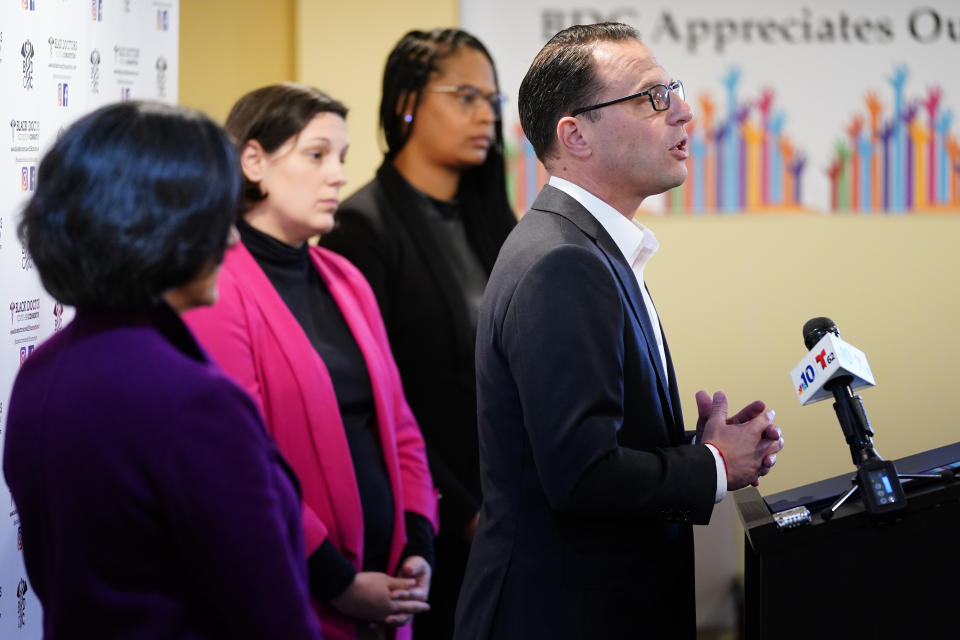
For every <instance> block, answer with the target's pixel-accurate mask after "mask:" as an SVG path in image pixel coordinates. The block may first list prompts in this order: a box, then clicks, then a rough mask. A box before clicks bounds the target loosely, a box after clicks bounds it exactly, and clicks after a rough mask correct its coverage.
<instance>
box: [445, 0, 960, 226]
mask: <svg viewBox="0 0 960 640" xmlns="http://www.w3.org/2000/svg"><path fill="white" fill-rule="evenodd" d="M460 9H461V16H462V24H463V27H464V28H465V29H467V30H468V31H471V32H473V33H475V34H476V35H477V36H478V37H479V38H480V39H481V40H482V41H483V42H484V43H485V44H486V45H487V47H488V48H489V49H490V51H491V53H492V55H493V56H494V59H495V61H496V63H497V70H498V72H499V76H500V82H501V84H502V90H503V91H504V92H505V93H507V95H508V96H510V99H511V100H513V101H514V104H513V105H512V106H511V107H510V108H508V109H507V110H506V114H505V116H504V118H505V120H504V125H505V132H506V135H507V137H508V139H509V144H508V152H509V159H510V185H511V193H512V197H513V200H514V204H515V206H516V208H517V209H518V210H519V211H523V210H525V209H526V208H527V206H528V205H529V203H530V202H531V201H532V199H533V197H534V196H535V195H536V193H537V191H538V190H539V187H540V185H542V184H543V182H544V181H545V179H546V174H545V172H544V171H543V168H542V166H540V164H539V162H537V160H536V158H535V156H534V154H533V151H532V148H531V147H530V145H529V143H527V142H526V140H525V138H524V137H523V134H522V131H521V129H520V126H519V124H518V117H517V107H516V102H515V101H516V96H517V90H518V88H519V86H520V81H521V79H522V78H523V75H524V73H525V72H526V69H527V67H528V66H529V64H530V62H531V61H532V59H533V57H534V55H536V53H537V51H539V49H540V48H541V47H542V46H543V44H544V43H545V42H546V41H547V40H548V39H549V38H550V37H551V36H552V35H553V34H554V33H556V32H557V31H559V30H560V29H563V28H565V27H567V26H570V25H572V24H583V23H594V22H600V21H605V20H611V21H621V22H626V23H628V24H631V25H632V26H634V27H636V28H637V29H638V31H639V32H640V35H641V38H642V39H643V40H644V41H645V42H646V43H647V44H648V45H649V46H650V47H651V48H652V49H653V51H654V53H655V54H656V56H657V57H658V59H659V60H660V62H661V64H663V66H664V67H665V68H666V69H667V70H668V71H669V72H670V73H671V74H673V76H674V77H675V78H676V79H680V80H681V81H683V83H684V86H685V89H686V96H687V102H689V103H690V105H691V107H692V108H693V110H694V113H695V119H694V121H693V122H692V123H691V124H690V125H688V127H687V130H688V131H689V133H690V148H691V152H692V153H691V157H690V159H689V161H688V172H689V173H688V179H687V181H686V183H685V184H684V185H683V186H682V187H679V188H677V189H674V190H672V191H671V192H669V193H667V194H665V195H664V196H661V197H658V198H652V199H650V200H649V201H648V202H645V203H644V205H643V209H644V210H649V211H652V212H670V213H678V214H693V215H701V214H740V213H758V214H768V213H784V212H817V213H822V214H833V213H855V214H868V215H878V214H891V215H903V214H942V213H956V212H958V211H960V189H958V177H960V128H958V125H960V123H957V122H955V121H954V113H955V110H957V109H960V76H957V74H955V73H951V72H950V71H949V68H950V67H949V61H950V60H953V59H956V57H957V55H958V54H960V12H958V11H957V7H956V3H954V2H947V1H944V0H937V1H931V2H924V3H910V2H898V1H894V0H879V1H871V0H837V2H831V3H829V4H825V3H808V4H803V3H800V4H792V3H769V2H759V1H747V0H731V1H729V2H723V3H716V2H710V1H708V0H678V1H677V2H672V3H660V4H657V3H629V2H623V0H596V1H594V2H591V3H584V2H582V1H580V0H552V1H549V2H543V1H525V2H520V3H518V2H513V1H511V0H461V2H460Z"/></svg>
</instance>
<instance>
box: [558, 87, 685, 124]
mask: <svg viewBox="0 0 960 640" xmlns="http://www.w3.org/2000/svg"><path fill="white" fill-rule="evenodd" d="M670 94H674V95H676V96H677V97H678V98H680V99H681V100H684V99H685V98H684V97H683V83H682V82H680V81H679V80H674V81H673V82H671V83H670V84H655V85H653V86H652V87H650V88H649V89H647V90H646V91H641V92H640V93H634V94H631V95H629V96H624V97H623V98H617V99H616V100H610V101H609V102H601V103H600V104H594V105H590V106H589V107H580V108H579V109H574V110H573V111H572V112H571V113H570V115H571V116H578V115H580V114H581V113H586V112H587V111H593V110H594V109H601V108H603V107H609V106H610V105H612V104H618V103H620V102H626V101H627V100H633V99H634V98H640V97H643V96H649V97H650V104H651V106H653V110H654V111H666V110H667V109H669V108H670Z"/></svg>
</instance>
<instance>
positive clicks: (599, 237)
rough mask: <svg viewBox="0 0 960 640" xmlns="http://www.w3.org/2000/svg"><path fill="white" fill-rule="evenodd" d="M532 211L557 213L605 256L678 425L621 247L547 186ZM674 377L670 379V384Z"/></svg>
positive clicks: (574, 204) (670, 414) (588, 216)
mask: <svg viewBox="0 0 960 640" xmlns="http://www.w3.org/2000/svg"><path fill="white" fill-rule="evenodd" d="M531 209H539V210H541V211H547V212H552V213H557V214H559V215H561V216H563V217H564V218H566V219H568V220H570V221H571V222H572V223H574V224H575V225H577V227H579V228H580V230H581V231H583V232H584V233H585V234H587V236H589V237H590V238H592V239H593V241H594V243H596V245H597V247H598V248H599V249H600V251H602V252H603V254H604V255H605V256H606V258H607V261H608V262H609V263H610V266H611V268H612V269H613V272H614V274H616V276H617V279H618V280H619V281H620V288H621V290H622V291H623V292H624V293H625V295H626V298H627V300H628V301H629V303H630V308H631V310H632V312H633V317H634V318H635V319H636V321H637V323H638V324H639V325H640V331H641V332H642V333H643V337H644V340H645V341H646V343H647V352H648V354H649V357H650V362H651V364H652V366H653V369H654V371H656V373H657V380H658V381H659V383H660V384H659V388H660V396H661V401H662V402H663V405H664V407H666V409H667V411H666V412H665V413H666V416H667V417H668V418H669V419H670V421H671V422H674V425H676V424H678V423H676V422H675V413H674V402H673V400H672V398H671V395H672V394H671V393H670V391H669V389H670V387H669V385H668V384H667V377H666V373H665V372H664V370H663V364H662V360H661V358H660V348H659V346H657V336H656V334H655V333H654V331H653V325H652V324H651V322H650V314H648V313H647V308H646V305H644V303H643V295H642V294H641V292H640V285H639V283H638V282H637V276H636V274H634V273H633V269H631V268H630V265H628V264H627V260H626V258H624V257H623V253H622V252H621V251H620V247H618V246H617V244H616V243H615V242H614V241H613V238H611V237H610V234H609V233H607V231H606V229H604V228H603V225H601V224H600V222H599V221H598V220H597V219H596V218H594V217H593V215H591V213H590V212H589V211H587V209H586V208H585V207H584V206H583V205H581V204H580V203H579V202H577V201H576V200H575V199H574V198H572V197H570V196H569V195H567V194H566V193H564V192H563V191H560V190H559V189H556V188H554V187H551V186H550V185H547V186H545V187H544V188H543V190H542V191H541V192H540V195H538V196H537V199H536V200H535V201H534V203H533V206H532V207H531ZM672 379H673V376H671V380H672Z"/></svg>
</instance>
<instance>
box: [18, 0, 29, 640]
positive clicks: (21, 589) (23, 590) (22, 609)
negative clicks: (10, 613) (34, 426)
mask: <svg viewBox="0 0 960 640" xmlns="http://www.w3.org/2000/svg"><path fill="white" fill-rule="evenodd" d="M31 1H32V0H31ZM27 591H29V587H28V586H27V581H26V580H24V579H23V578H20V582H19V583H17V628H18V629H22V628H23V625H24V618H25V617H26V613H27Z"/></svg>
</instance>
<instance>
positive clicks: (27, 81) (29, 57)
mask: <svg viewBox="0 0 960 640" xmlns="http://www.w3.org/2000/svg"><path fill="white" fill-rule="evenodd" d="M20 55H21V56H23V88H24V89H28V90H29V89H33V43H32V42H30V41H29V40H24V41H23V45H21V47H20Z"/></svg>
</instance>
